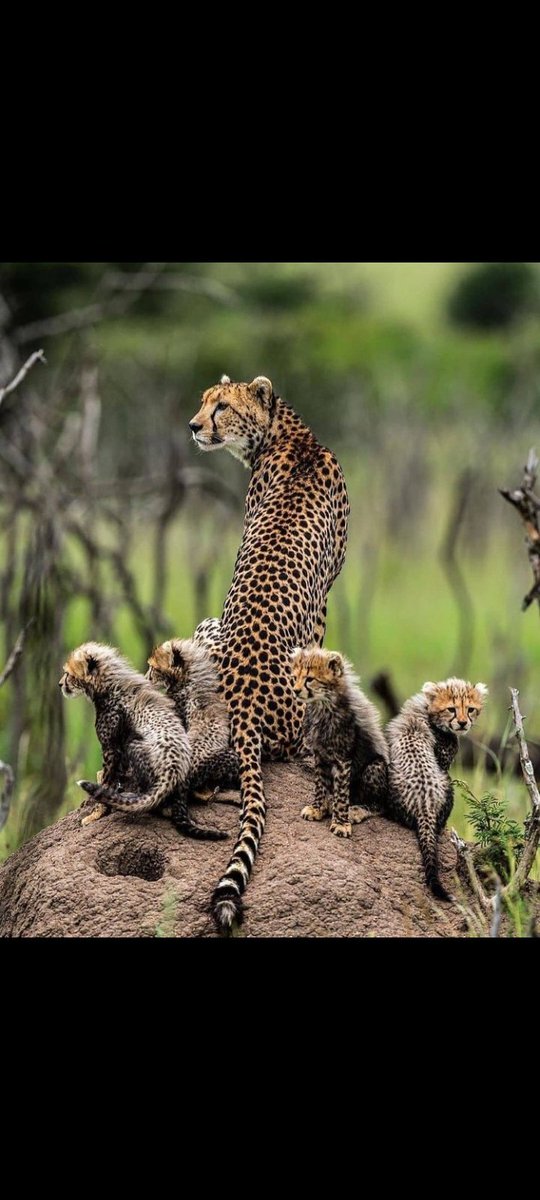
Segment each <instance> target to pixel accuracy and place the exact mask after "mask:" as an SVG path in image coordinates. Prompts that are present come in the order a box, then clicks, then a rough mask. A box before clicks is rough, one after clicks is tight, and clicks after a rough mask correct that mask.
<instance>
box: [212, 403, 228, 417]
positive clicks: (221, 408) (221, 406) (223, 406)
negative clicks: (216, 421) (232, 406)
mask: <svg viewBox="0 0 540 1200" xmlns="http://www.w3.org/2000/svg"><path fill="white" fill-rule="evenodd" d="M228 407H229V405H228V404H224V403H223V400H220V401H219V403H218V404H216V407H215V409H214V416H215V415H216V413H218V412H223V411H224V409H226V408H228Z"/></svg>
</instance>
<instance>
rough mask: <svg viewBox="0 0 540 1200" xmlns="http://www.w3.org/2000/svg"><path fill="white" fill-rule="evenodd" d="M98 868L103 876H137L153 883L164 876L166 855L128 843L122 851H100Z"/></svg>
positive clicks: (160, 851) (97, 860)
mask: <svg viewBox="0 0 540 1200" xmlns="http://www.w3.org/2000/svg"><path fill="white" fill-rule="evenodd" d="M96 866H97V869H98V871H100V872H101V874H102V875H136V876H137V877H138V878H139V879H147V880H148V881H149V882H150V883H153V882H154V881H155V880H156V879H161V878H162V876H163V873H164V871H165V855H164V853H163V851H162V850H157V849H152V848H149V847H143V846H141V845H139V843H138V842H127V843H126V845H125V846H122V847H121V848H120V849H118V848H115V849H111V850H100V852H99V854H98V856H97V859H96Z"/></svg>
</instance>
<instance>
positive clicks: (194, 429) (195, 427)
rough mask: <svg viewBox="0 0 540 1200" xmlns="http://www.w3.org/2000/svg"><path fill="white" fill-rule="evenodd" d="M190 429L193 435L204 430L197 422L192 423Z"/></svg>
mask: <svg viewBox="0 0 540 1200" xmlns="http://www.w3.org/2000/svg"><path fill="white" fill-rule="evenodd" d="M189 428H190V429H191V432H192V433H198V432H199V429H202V425H198V424H197V422H196V421H190V422H189Z"/></svg>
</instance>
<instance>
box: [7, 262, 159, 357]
mask: <svg viewBox="0 0 540 1200" xmlns="http://www.w3.org/2000/svg"><path fill="white" fill-rule="evenodd" d="M166 266H167V264H166V263H146V264H145V266H144V268H143V269H142V270H141V271H136V272H135V273H134V274H133V275H131V276H130V277H129V278H130V288H129V291H128V290H127V289H126V288H122V291H121V293H120V295H117V296H111V297H110V299H108V300H100V301H98V302H97V303H95V304H87V305H85V306H84V308H73V309H71V310H70V311H69V312H65V313H59V314H58V316H56V317H47V318H46V319H44V320H42V321H31V322H30V324H29V325H23V326H21V328H20V329H16V330H15V332H14V333H13V341H14V342H17V344H18V345H19V346H21V345H24V344H25V343H26V342H31V341H33V339H34V338H36V337H54V336H58V335H59V334H62V333H72V332H73V331H74V330H76V329H86V328H88V326H89V325H96V324H97V323H98V321H103V320H104V319H105V317H121V316H123V314H124V313H125V312H127V311H128V309H129V308H131V307H132V305H134V304H135V303H136V301H137V300H138V299H139V296H141V295H142V294H143V292H146V291H147V290H148V288H150V287H151V286H152V284H153V283H155V281H156V280H157V278H158V276H159V275H160V274H161V272H162V271H164V270H165V267H166ZM102 286H106V277H105V282H104V281H103V280H102Z"/></svg>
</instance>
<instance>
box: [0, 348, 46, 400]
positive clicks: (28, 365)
mask: <svg viewBox="0 0 540 1200" xmlns="http://www.w3.org/2000/svg"><path fill="white" fill-rule="evenodd" d="M37 362H42V363H46V362H47V359H46V358H45V355H44V353H43V350H34V353H33V354H31V355H30V358H27V360H26V362H25V363H24V365H23V366H22V367H21V369H20V371H18V372H17V374H16V376H15V379H12V380H11V383H8V384H6V386H5V387H3V388H0V404H1V403H2V401H3V399H4V397H5V396H9V393H10V392H14V391H15V388H18V386H19V384H20V383H22V381H23V379H24V378H25V376H26V375H28V372H29V371H31V370H32V367H33V366H34V364H35V363H37Z"/></svg>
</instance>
